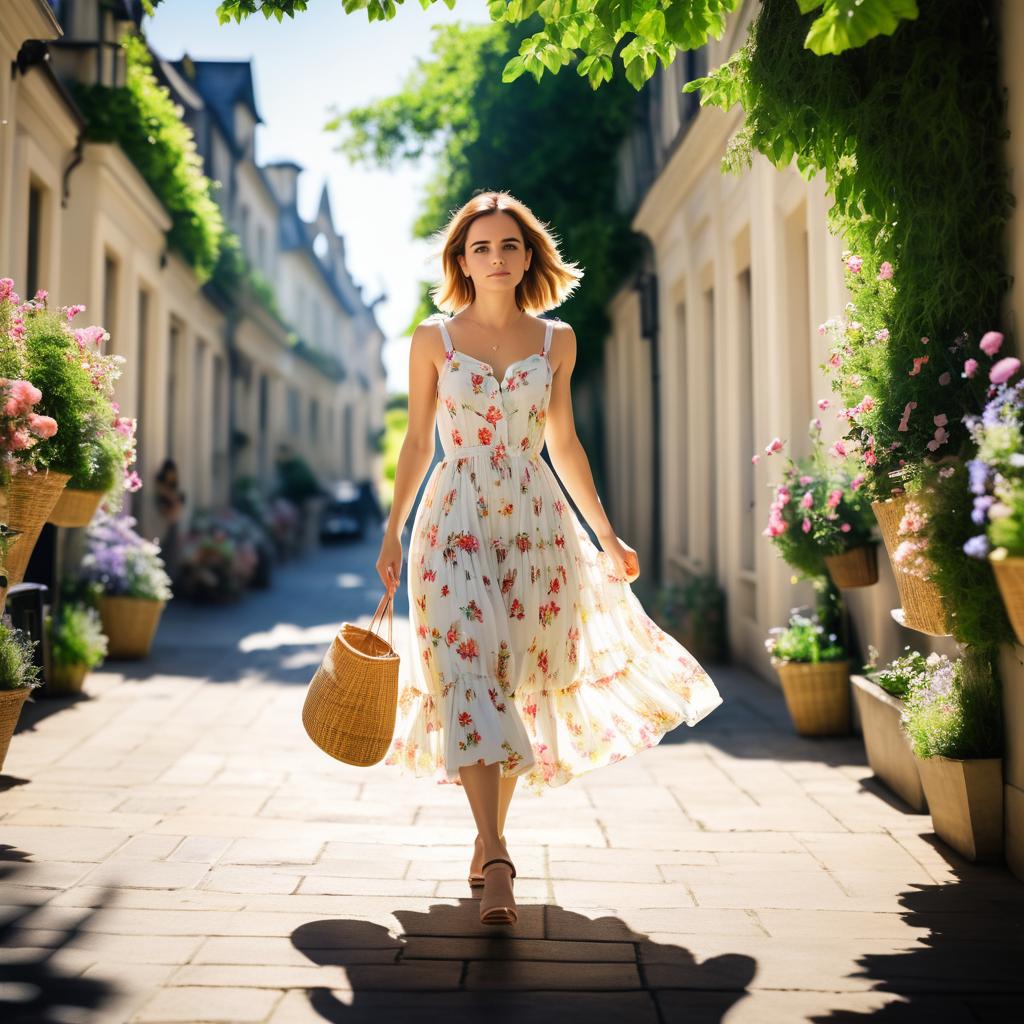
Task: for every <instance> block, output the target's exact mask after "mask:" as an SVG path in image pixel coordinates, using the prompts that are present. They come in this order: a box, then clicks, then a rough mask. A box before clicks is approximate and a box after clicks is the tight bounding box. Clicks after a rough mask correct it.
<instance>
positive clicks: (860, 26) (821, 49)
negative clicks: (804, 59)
mask: <svg viewBox="0 0 1024 1024" xmlns="http://www.w3.org/2000/svg"><path fill="white" fill-rule="evenodd" d="M824 2H825V9H824V10H823V11H822V13H821V15H820V16H819V17H818V18H816V19H815V21H814V22H813V23H812V24H811V27H810V30H809V31H808V33H807V38H806V39H805V40H804V47H805V48H806V49H808V50H810V51H811V52H813V53H816V54H817V55H818V56H819V57H821V56H824V55H825V54H839V53H843V52H844V51H846V50H850V49H854V48H855V47H858V46H863V45H864V44H865V43H866V42H868V41H869V40H871V39H874V38H875V36H880V35H886V36H891V35H892V34H893V32H895V31H896V29H897V28H898V27H899V23H900V22H901V21H903V20H905V19H906V20H911V21H912V20H915V19H916V18H917V16H918V10H917V3H916V0H824ZM803 6H804V5H803V3H801V9H803ZM808 9H811V8H808Z"/></svg>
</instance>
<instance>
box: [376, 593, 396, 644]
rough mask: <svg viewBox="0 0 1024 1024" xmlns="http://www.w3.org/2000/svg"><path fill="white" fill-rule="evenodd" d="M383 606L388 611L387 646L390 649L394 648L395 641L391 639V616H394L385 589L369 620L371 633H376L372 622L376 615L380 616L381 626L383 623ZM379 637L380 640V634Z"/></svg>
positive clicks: (390, 601) (388, 595) (389, 597)
mask: <svg viewBox="0 0 1024 1024" xmlns="http://www.w3.org/2000/svg"><path fill="white" fill-rule="evenodd" d="M385 608H386V609H387V613H388V647H390V648H391V649H392V650H394V647H395V643H394V640H393V639H392V622H393V617H394V610H393V604H392V600H391V595H390V594H388V592H387V591H384V596H383V597H382V598H381V599H380V603H379V604H378V605H377V610H376V611H375V612H374V613H373V618H372V619H371V620H370V632H371V633H376V632H377V630H376V626H375V625H374V624H375V623H376V621H377V616H378V615H380V617H381V618H380V624H381V626H383V625H384V614H383V612H384V609H385ZM377 635H378V636H380V634H379V633H377ZM380 638H381V639H382V640H383V639H384V638H383V637H382V636H381V637H380Z"/></svg>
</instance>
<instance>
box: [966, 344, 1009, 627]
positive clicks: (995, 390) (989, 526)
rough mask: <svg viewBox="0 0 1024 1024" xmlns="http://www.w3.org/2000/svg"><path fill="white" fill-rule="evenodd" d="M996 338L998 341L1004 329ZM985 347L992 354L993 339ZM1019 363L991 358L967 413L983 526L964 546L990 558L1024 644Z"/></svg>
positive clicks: (973, 484)
mask: <svg viewBox="0 0 1024 1024" xmlns="http://www.w3.org/2000/svg"><path fill="white" fill-rule="evenodd" d="M996 338H997V339H998V343H999V344H1001V341H1002V335H996ZM989 348H990V349H993V355H994V354H995V352H997V351H998V344H997V343H996V341H994V340H993V341H992V342H991V343H990V345H989ZM1019 369H1020V361H1019V360H1018V359H1015V358H1013V357H1004V358H1003V359H1001V360H1000V361H999V362H997V363H995V364H994V365H993V366H992V368H991V370H990V371H989V376H990V380H991V381H992V382H993V383H992V387H991V389H990V398H989V401H988V402H987V403H986V405H985V408H984V411H983V413H982V415H981V416H972V417H969V419H968V428H969V429H970V432H971V437H972V439H973V440H974V442H975V444H976V445H977V449H978V450H977V455H976V457H975V458H974V459H972V460H971V461H970V462H968V464H967V468H968V470H969V473H970V489H971V492H972V494H973V495H974V501H973V503H974V508H973V510H972V513H971V518H972V520H973V522H974V523H975V524H977V525H978V526H981V527H984V529H983V530H982V532H980V533H978V534H977V535H975V536H974V537H971V538H970V539H968V541H967V542H966V543H965V544H964V548H963V550H964V552H965V553H966V554H967V555H969V556H971V557H972V558H978V559H984V558H988V560H989V562H990V563H991V565H992V569H993V571H994V572H995V578H996V583H997V584H998V587H999V592H1000V594H1001V595H1002V598H1003V605H1004V606H1005V608H1006V614H1007V616H1008V617H1009V619H1010V623H1011V625H1012V626H1013V632H1014V635H1015V637H1016V638H1017V642H1018V643H1020V644H1024V378H1020V379H1018V380H1017V382H1016V383H1013V384H1011V383H1010V381H1011V379H1012V378H1013V377H1014V376H1015V375H1016V374H1017V371H1018V370H1019Z"/></svg>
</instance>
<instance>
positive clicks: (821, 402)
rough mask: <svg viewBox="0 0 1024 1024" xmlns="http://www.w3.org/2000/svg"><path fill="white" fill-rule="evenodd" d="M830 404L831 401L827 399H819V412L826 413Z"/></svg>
mask: <svg viewBox="0 0 1024 1024" xmlns="http://www.w3.org/2000/svg"><path fill="white" fill-rule="evenodd" d="M829 404H830V403H829V400H828V399H827V398H819V399H818V410H819V412H824V411H825V410H826V409H827V408H828V407H829Z"/></svg>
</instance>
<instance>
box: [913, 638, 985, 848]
mask: <svg viewBox="0 0 1024 1024" xmlns="http://www.w3.org/2000/svg"><path fill="white" fill-rule="evenodd" d="M903 721H904V724H905V726H906V730H907V735H908V736H909V737H910V742H911V745H912V747H913V750H914V757H915V758H916V760H917V766H918V770H919V771H920V773H921V783H922V785H923V786H924V794H925V798H926V799H927V801H928V809H929V810H930V811H931V816H932V824H933V826H934V828H935V832H936V834H937V835H938V836H939V838H940V839H942V840H943V841H944V842H946V843H948V844H949V845H950V846H952V847H953V849H955V850H957V851H958V852H959V853H961V854H962V855H963V856H964V857H966V858H968V860H997V859H999V858H1000V857H1001V856H1002V846H1003V771H1002V749H1003V748H1002V713H1001V706H1000V694H999V687H998V684H997V682H996V679H995V676H994V671H993V666H992V661H991V658H990V655H989V652H987V651H984V650H978V649H974V648H968V649H967V651H966V652H965V653H964V655H963V656H962V657H960V658H958V659H957V660H956V661H951V660H950V659H949V658H947V657H946V656H945V655H940V654H931V655H929V656H928V658H927V659H926V670H925V671H924V672H922V673H920V674H918V675H916V676H913V677H911V679H910V685H909V687H908V691H907V697H906V708H905V710H904V713H903Z"/></svg>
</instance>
